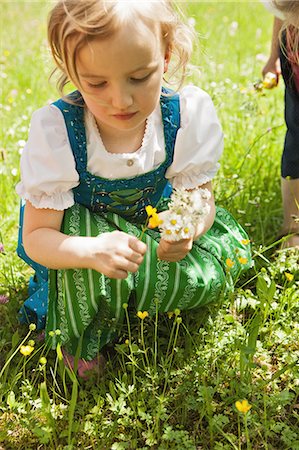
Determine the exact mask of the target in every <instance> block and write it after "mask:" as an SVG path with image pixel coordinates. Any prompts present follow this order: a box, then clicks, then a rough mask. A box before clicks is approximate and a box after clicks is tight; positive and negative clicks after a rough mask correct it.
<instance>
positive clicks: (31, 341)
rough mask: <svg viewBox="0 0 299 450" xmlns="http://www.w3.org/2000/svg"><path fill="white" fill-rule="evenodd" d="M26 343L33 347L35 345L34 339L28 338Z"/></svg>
mask: <svg viewBox="0 0 299 450" xmlns="http://www.w3.org/2000/svg"><path fill="white" fill-rule="evenodd" d="M28 345H30V347H34V346H35V342H34V340H33V339H30V341H28Z"/></svg>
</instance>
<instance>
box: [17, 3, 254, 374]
mask: <svg viewBox="0 0 299 450" xmlns="http://www.w3.org/2000/svg"><path fill="white" fill-rule="evenodd" d="M175 11H176V10H175V9H174V7H173V4H172V2H171V1H169V0H162V1H159V2H156V1H154V0H147V1H142V2H141V1H128V0H126V1H124V0H109V1H105V0H88V1H84V2H78V1H77V0H60V1H59V2H58V3H57V4H56V6H55V7H54V8H53V10H52V12H51V13H50V16H49V24H48V36H49V42H50V46H51V50H52V54H53V57H54V60H55V62H56V65H57V67H58V69H59V70H60V73H61V77H60V80H59V88H60V91H61V92H62V89H63V87H64V86H65V85H66V84H67V83H68V82H69V81H71V82H72V83H73V84H74V85H75V87H76V88H77V90H76V91H75V92H73V93H72V94H70V95H67V96H63V98H61V99H60V100H58V101H57V102H55V103H54V104H52V105H50V106H46V107H44V108H42V109H40V110H38V111H36V112H35V113H34V115H33V118H32V122H31V128H30V133H29V139H28V142H27V145H26V147H25V150H24V152H23V154H22V159H21V172H22V181H21V182H20V183H19V184H18V186H17V192H18V194H19V195H20V196H21V197H22V198H23V199H25V200H26V206H25V212H24V223H23V225H22V224H21V229H22V233H21V234H22V236H23V241H24V248H25V251H26V254H27V255H28V256H29V258H28V256H27V255H26V254H25V252H24V251H23V247H22V244H21V243H20V247H19V252H20V254H21V256H23V257H24V258H26V260H27V261H28V262H30V264H31V265H32V266H33V267H34V268H35V269H36V270H37V272H36V277H35V279H34V280H32V282H31V293H32V296H31V298H30V299H28V300H27V301H26V302H25V307H24V308H23V319H24V317H27V318H28V319H29V320H32V313H33V314H35V315H36V316H37V320H38V322H39V324H40V325H41V326H42V323H43V321H44V318H45V315H46V313H47V324H46V332H47V333H48V335H49V333H50V337H51V336H52V337H53V346H55V344H56V339H58V338H59V339H60V341H61V343H62V345H63V346H64V349H65V350H67V351H68V352H69V353H70V354H71V355H74V354H75V353H76V351H77V348H78V345H79V346H80V348H81V358H83V359H84V360H87V361H91V360H93V359H94V358H95V357H96V355H97V353H98V351H99V350H100V349H101V348H102V347H103V346H104V345H105V344H107V343H108V342H110V341H111V340H112V338H113V337H114V336H115V335H116V334H117V332H118V331H119V328H120V327H121V324H122V322H123V318H124V308H123V304H127V303H128V302H129V300H130V301H131V302H134V304H135V307H136V310H146V311H149V313H151V312H154V311H155V308H156V305H157V304H158V308H159V310H160V311H161V312H165V311H172V310H174V308H181V309H191V308H196V307H199V306H202V305H204V304H207V303H210V302H213V301H217V300H219V298H220V294H221V293H222V292H223V291H225V290H226V289H228V288H229V287H230V286H232V283H233V281H234V280H235V279H236V278H237V277H238V276H239V275H240V273H241V272H243V271H244V270H246V269H248V268H249V267H250V265H251V256H250V250H249V246H248V242H249V241H248V239H247V236H246V233H245V232H244V231H243V229H242V228H241V227H240V226H239V225H238V224H237V223H236V222H235V220H234V219H233V218H232V217H231V216H230V215H229V213H228V212H226V211H225V210H223V209H220V208H219V209H218V210H217V212H215V206H214V200H213V196H212V195H211V198H210V200H209V203H210V213H209V214H208V216H207V217H206V219H205V223H204V226H201V227H200V226H198V227H197V230H196V231H195V233H194V236H193V238H192V239H183V240H180V241H176V242H170V241H167V240H165V239H160V235H159V232H158V231H157V230H149V229H148V230H147V231H146V232H145V233H143V232H142V225H144V223H145V221H146V212H145V208H146V206H148V205H152V206H155V207H156V208H157V209H158V211H159V212H160V211H163V209H166V208H167V202H166V201H165V200H164V197H165V196H167V195H168V196H169V186H168V183H169V182H170V183H171V185H172V187H173V188H181V187H183V188H186V189H189V190H193V189H198V188H199V187H205V188H206V189H208V190H209V191H210V192H211V194H212V185H211V180H212V178H213V177H214V175H215V173H216V171H217V168H218V162H217V160H218V158H219V157H220V154H221V152H222V132H221V128H220V125H219V122H218V120H217V117H216V113H215V109H214V107H213V104H212V102H211V100H210V98H209V96H208V95H207V94H206V93H204V92H203V91H202V90H201V89H199V88H197V87H194V86H187V87H185V88H183V89H182V90H181V92H180V93H179V94H177V93H174V92H171V91H170V90H168V89H166V88H164V87H162V84H163V77H164V74H165V73H166V72H167V71H168V70H169V63H170V60H171V59H175V58H176V61H175V66H174V72H176V71H177V70H178V69H181V74H182V79H183V76H184V73H185V70H186V64H187V62H188V59H189V56H190V52H191V47H192V41H191V37H192V36H191V33H190V30H189V29H188V28H187V27H186V25H184V23H183V22H182V21H181V19H180V18H179V16H178V14H177V13H176V12H175ZM182 79H181V82H182ZM33 261H34V262H33ZM36 263H38V264H39V265H36ZM45 267H47V268H49V269H50V270H49V291H48V293H47V284H46V281H47V280H46V277H47V269H45ZM33 291H34V292H33ZM45 293H46V294H45ZM44 295H47V297H48V306H47V302H46V301H45V298H44V297H43V296H44ZM57 329H59V330H60V331H59V335H58V336H57V334H58V333H56V334H55V333H54V331H55V330H57ZM88 367H90V366H88Z"/></svg>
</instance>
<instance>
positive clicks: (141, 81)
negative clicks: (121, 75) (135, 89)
mask: <svg viewBox="0 0 299 450" xmlns="http://www.w3.org/2000/svg"><path fill="white" fill-rule="evenodd" d="M150 76H151V73H149V74H148V75H146V76H145V77H142V78H135V77H131V78H130V80H131V81H132V82H133V83H143V82H144V81H146V80H147V79H148V78H149V77H150Z"/></svg>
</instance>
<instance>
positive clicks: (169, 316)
mask: <svg viewBox="0 0 299 450" xmlns="http://www.w3.org/2000/svg"><path fill="white" fill-rule="evenodd" d="M167 315H168V318H169V319H171V318H172V317H173V315H174V312H173V311H169V312H168V313H167Z"/></svg>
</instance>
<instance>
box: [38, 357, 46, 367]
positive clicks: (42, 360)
mask: <svg viewBox="0 0 299 450" xmlns="http://www.w3.org/2000/svg"><path fill="white" fill-rule="evenodd" d="M39 362H40V363H41V364H42V365H43V366H45V365H46V364H47V358H45V357H44V356H42V357H41V358H40V359H39Z"/></svg>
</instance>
